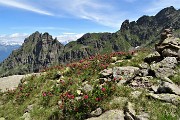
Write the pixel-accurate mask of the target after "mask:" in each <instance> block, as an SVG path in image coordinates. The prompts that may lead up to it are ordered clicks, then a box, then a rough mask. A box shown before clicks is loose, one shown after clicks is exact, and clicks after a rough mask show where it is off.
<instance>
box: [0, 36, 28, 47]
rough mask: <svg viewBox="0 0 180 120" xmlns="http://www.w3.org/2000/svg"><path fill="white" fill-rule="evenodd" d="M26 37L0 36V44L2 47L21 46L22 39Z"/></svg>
mask: <svg viewBox="0 0 180 120" xmlns="http://www.w3.org/2000/svg"><path fill="white" fill-rule="evenodd" d="M26 37H28V34H26V33H22V34H21V33H14V34H10V35H0V44H4V45H21V44H22V43H23V42H24V39H25V38H26Z"/></svg>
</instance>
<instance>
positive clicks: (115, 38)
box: [0, 6, 180, 77]
mask: <svg viewBox="0 0 180 120" xmlns="http://www.w3.org/2000/svg"><path fill="white" fill-rule="evenodd" d="M179 21H180V10H176V9H175V8H174V7H172V6H171V7H168V8H164V9H163V10H161V11H160V12H159V13H157V14H156V15H155V16H142V17H140V18H139V19H138V20H137V21H132V22H130V21H129V20H125V21H124V22H123V23H122V25H121V28H120V30H118V31H117V32H115V33H87V34H85V35H83V36H82V37H81V38H79V39H78V40H77V41H73V42H70V43H68V44H67V45H65V46H64V45H63V44H61V43H60V42H59V41H58V40H57V39H53V37H52V36H51V35H49V34H48V33H44V34H41V33H39V32H35V33H33V34H32V35H30V36H29V37H28V38H26V39H25V40H24V44H23V45H22V46H21V47H20V48H19V49H18V50H15V51H13V52H12V54H11V55H10V56H9V57H8V58H7V59H6V60H4V61H3V62H2V63H1V64H0V76H1V77H3V76H8V75H14V74H18V75H19V74H20V75H21V74H27V73H33V72H39V71H41V70H42V69H44V68H48V67H50V66H54V65H59V64H67V63H71V62H72V61H78V60H80V59H83V58H86V57H90V56H93V55H97V54H105V53H111V52H118V51H129V50H132V49H134V48H135V47H138V46H140V47H151V46H154V44H155V43H156V42H157V40H159V39H160V34H161V32H162V31H163V30H164V29H165V28H168V27H172V28H173V29H174V33H173V34H174V35H175V36H176V37H179V36H180V34H179V33H180V32H179V31H180V29H179V28H180V22H179Z"/></svg>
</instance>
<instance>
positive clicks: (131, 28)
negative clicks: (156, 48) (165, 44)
mask: <svg viewBox="0 0 180 120" xmlns="http://www.w3.org/2000/svg"><path fill="white" fill-rule="evenodd" d="M169 27H172V28H173V29H174V31H175V32H174V34H175V35H176V36H177V37H179V35H180V33H179V29H180V10H176V9H175V8H174V7H172V6H171V7H168V8H164V9H163V10H161V11H160V12H159V13H157V14H156V15H155V16H145V15H144V16H142V17H140V18H139V19H138V20H137V21H132V22H129V20H125V21H124V22H123V23H122V26H121V29H120V30H119V31H118V32H117V33H118V34H119V35H120V36H122V37H123V38H124V39H125V40H126V41H128V42H129V43H130V44H131V45H132V46H134V47H135V46H140V45H141V44H148V45H149V44H152V43H155V42H156V41H157V39H158V38H159V37H160V33H161V32H162V30H163V29H165V28H169Z"/></svg>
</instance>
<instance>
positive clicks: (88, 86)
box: [83, 84, 93, 92]
mask: <svg viewBox="0 0 180 120" xmlns="http://www.w3.org/2000/svg"><path fill="white" fill-rule="evenodd" d="M83 90H84V91H85V92H89V91H92V90H93V87H92V86H91V85H89V84H85V85H84V87H83Z"/></svg>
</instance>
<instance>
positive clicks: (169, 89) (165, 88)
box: [157, 82, 180, 95]
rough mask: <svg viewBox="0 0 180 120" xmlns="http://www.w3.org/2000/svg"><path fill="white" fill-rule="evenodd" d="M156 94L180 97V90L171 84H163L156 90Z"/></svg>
mask: <svg viewBox="0 0 180 120" xmlns="http://www.w3.org/2000/svg"><path fill="white" fill-rule="evenodd" d="M157 92H158V93H173V94H176V95H180V88H179V87H178V86H177V85H175V84H172V83H169V82H163V83H162V84H161V85H160V86H159V88H158V89H157Z"/></svg>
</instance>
